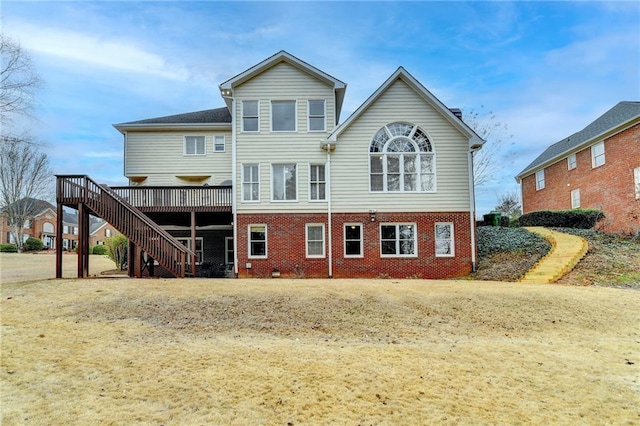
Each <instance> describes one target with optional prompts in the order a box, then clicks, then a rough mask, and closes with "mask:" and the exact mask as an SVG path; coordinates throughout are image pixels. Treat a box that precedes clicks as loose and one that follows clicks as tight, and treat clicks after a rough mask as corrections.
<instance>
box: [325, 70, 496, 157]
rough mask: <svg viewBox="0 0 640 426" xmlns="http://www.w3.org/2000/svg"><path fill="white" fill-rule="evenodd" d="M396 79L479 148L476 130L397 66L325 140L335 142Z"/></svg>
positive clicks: (472, 144)
mask: <svg viewBox="0 0 640 426" xmlns="http://www.w3.org/2000/svg"><path fill="white" fill-rule="evenodd" d="M397 80H402V81H403V82H405V83H406V84H407V85H408V86H409V87H411V88H412V89H413V90H415V92H416V93H417V94H418V95H420V96H421V97H422V99H424V100H425V101H426V102H427V103H428V104H430V105H431V106H432V107H433V108H435V109H436V111H438V112H439V113H440V114H441V115H442V116H443V117H444V118H445V119H447V121H449V122H450V123H451V124H452V125H453V126H454V127H455V128H456V129H458V130H459V131H460V132H461V133H462V134H464V135H465V136H467V137H468V138H469V147H470V148H474V149H479V148H481V147H482V145H483V144H484V142H485V141H484V140H483V139H482V138H481V137H480V136H478V135H477V134H476V132H475V131H474V130H473V129H472V128H471V127H469V126H468V125H467V124H466V123H465V122H464V121H462V120H461V119H460V118H459V117H458V116H457V115H456V113H457V112H458V110H456V109H454V111H455V112H456V113H454V112H453V111H452V110H450V109H449V108H447V107H446V106H445V105H444V104H443V103H442V102H441V101H440V100H439V99H438V98H436V97H435V96H434V95H433V93H431V92H430V91H429V90H427V88H426V87H424V86H423V85H422V84H421V83H420V82H419V81H418V80H416V79H415V78H414V77H413V76H412V75H411V74H410V73H409V72H408V71H407V70H405V69H404V68H403V67H399V68H398V69H397V70H396V71H395V72H394V73H393V74H391V76H390V77H389V78H388V79H387V80H386V81H385V82H384V83H382V85H381V86H380V87H379V88H378V89H377V90H376V91H375V92H373V94H372V95H371V96H369V98H368V99H367V100H366V101H364V103H363V104H362V105H360V106H359V107H358V109H356V110H355V111H354V112H353V114H351V115H350V116H349V118H347V119H346V120H345V121H344V122H343V123H342V124H340V125H339V126H338V127H336V128H335V129H334V131H333V132H332V133H331V134H330V135H329V137H328V138H327V141H331V142H335V141H336V140H337V138H338V136H339V135H340V134H341V133H342V132H344V131H345V130H346V129H348V128H349V126H351V124H353V123H354V122H355V121H356V120H357V119H358V117H360V116H361V115H362V114H363V113H364V112H365V111H366V110H367V109H369V107H370V106H371V105H373V104H374V103H375V102H376V101H377V100H378V99H379V98H380V97H381V96H382V95H383V94H384V93H385V92H386V91H387V90H388V89H389V88H390V87H391V86H392V85H393V83H395V82H396V81H397Z"/></svg>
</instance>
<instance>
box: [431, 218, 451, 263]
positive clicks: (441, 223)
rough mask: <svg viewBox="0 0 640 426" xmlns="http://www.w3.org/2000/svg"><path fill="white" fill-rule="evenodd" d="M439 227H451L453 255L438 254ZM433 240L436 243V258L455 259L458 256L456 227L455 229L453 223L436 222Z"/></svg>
mask: <svg viewBox="0 0 640 426" xmlns="http://www.w3.org/2000/svg"><path fill="white" fill-rule="evenodd" d="M438 225H449V226H450V227H451V253H447V254H438V245H437V242H438V235H437V233H436V227H437V226H438ZM433 238H434V241H435V243H436V244H435V247H434V249H435V253H436V257H455V256H456V237H455V233H454V227H453V222H436V223H435V224H434V226H433Z"/></svg>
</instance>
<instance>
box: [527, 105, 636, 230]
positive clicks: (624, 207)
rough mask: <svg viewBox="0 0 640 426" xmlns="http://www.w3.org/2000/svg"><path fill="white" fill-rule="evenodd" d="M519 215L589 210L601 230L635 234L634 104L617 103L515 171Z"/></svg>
mask: <svg viewBox="0 0 640 426" xmlns="http://www.w3.org/2000/svg"><path fill="white" fill-rule="evenodd" d="M516 181H517V182H518V183H520V185H521V191H522V207H523V211H524V213H529V212H532V211H538V210H567V209H574V208H593V209H600V210H602V211H603V212H604V214H605V216H606V219H605V220H604V223H603V224H602V229H603V230H604V231H607V232H614V233H621V234H638V233H639V232H640V102H620V103H618V104H617V105H615V106H614V107H613V108H611V109H610V110H608V111H607V112H605V113H604V114H603V115H602V116H600V117H598V118H597V119H596V120H595V121H593V122H592V123H591V124H589V125H588V126H587V127H585V128H584V129H582V130H580V131H579V132H577V133H574V134H572V135H571V136H568V137H566V138H564V139H562V140H561V141H559V142H556V143H555V144H553V145H551V146H550V147H548V148H547V149H546V150H545V151H544V152H543V153H542V154H540V155H539V156H538V157H537V158H536V159H535V160H533V161H532V162H531V164H529V165H528V166H527V167H525V169H524V170H523V171H522V172H520V173H519V174H518V175H517V177H516Z"/></svg>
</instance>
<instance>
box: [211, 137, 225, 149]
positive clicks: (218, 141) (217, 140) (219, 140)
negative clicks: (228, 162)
mask: <svg viewBox="0 0 640 426" xmlns="http://www.w3.org/2000/svg"><path fill="white" fill-rule="evenodd" d="M213 151H214V152H224V136H214V138H213Z"/></svg>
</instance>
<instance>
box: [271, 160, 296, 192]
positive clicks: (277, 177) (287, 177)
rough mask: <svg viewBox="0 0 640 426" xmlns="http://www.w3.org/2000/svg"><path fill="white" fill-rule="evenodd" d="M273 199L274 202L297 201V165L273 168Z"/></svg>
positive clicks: (276, 165) (275, 165) (274, 166)
mask: <svg viewBox="0 0 640 426" xmlns="http://www.w3.org/2000/svg"><path fill="white" fill-rule="evenodd" d="M271 175H272V182H271V184H272V188H271V198H272V200H274V201H296V200H297V199H298V196H297V183H296V165H295V164H274V165H272V166H271Z"/></svg>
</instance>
